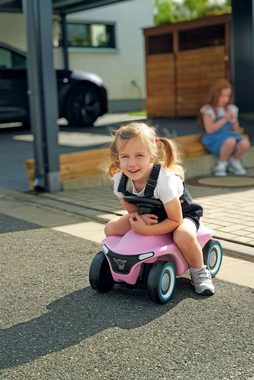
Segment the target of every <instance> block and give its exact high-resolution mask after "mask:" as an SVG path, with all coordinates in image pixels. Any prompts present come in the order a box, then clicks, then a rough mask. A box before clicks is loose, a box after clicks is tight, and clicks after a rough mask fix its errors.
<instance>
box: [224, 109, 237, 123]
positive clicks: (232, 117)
mask: <svg viewBox="0 0 254 380" xmlns="http://www.w3.org/2000/svg"><path fill="white" fill-rule="evenodd" d="M226 118H227V120H228V121H229V122H230V123H232V124H235V123H236V121H237V117H236V115H235V114H233V113H232V112H230V111H227V112H226Z"/></svg>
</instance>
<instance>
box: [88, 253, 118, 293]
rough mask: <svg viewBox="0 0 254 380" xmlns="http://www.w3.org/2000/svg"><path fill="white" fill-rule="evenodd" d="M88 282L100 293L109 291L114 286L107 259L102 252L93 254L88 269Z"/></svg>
mask: <svg viewBox="0 0 254 380" xmlns="http://www.w3.org/2000/svg"><path fill="white" fill-rule="evenodd" d="M89 282H90V285H91V287H92V288H93V289H94V290H97V291H98V292H100V293H106V292H109V291H110V290H111V289H112V288H113V287H114V284H115V282H114V280H113V277H112V275H111V272H110V267H109V264H108V260H107V259H106V257H105V255H104V253H103V252H99V253H97V255H96V256H94V258H93V261H92V263H91V266H90V270H89Z"/></svg>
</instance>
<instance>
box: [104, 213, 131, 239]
mask: <svg viewBox="0 0 254 380" xmlns="http://www.w3.org/2000/svg"><path fill="white" fill-rule="evenodd" d="M130 229H131V225H130V222H129V214H127V215H124V216H121V217H120V218H118V219H113V220H110V221H109V222H108V223H107V224H106V226H105V229H104V232H105V235H106V236H112V235H120V236H123V235H125V234H126V232H128V231H129V230H130Z"/></svg>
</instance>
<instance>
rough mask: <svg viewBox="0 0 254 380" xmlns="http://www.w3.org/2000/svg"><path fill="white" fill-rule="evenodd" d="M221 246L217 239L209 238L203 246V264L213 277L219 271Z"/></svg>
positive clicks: (221, 253)
mask: <svg viewBox="0 0 254 380" xmlns="http://www.w3.org/2000/svg"><path fill="white" fill-rule="evenodd" d="M222 257H223V252H222V247H221V244H220V243H219V242H218V241H217V240H213V239H210V240H209V241H208V242H207V243H206V245H205V246H204V248H203V258H204V264H205V265H206V266H207V269H209V271H210V272H211V275H212V277H215V276H216V274H217V273H218V272H219V270H220V267H221V263H222Z"/></svg>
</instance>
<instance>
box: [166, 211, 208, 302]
mask: <svg viewBox="0 0 254 380" xmlns="http://www.w3.org/2000/svg"><path fill="white" fill-rule="evenodd" d="M173 239H174V242H175V243H176V245H177V246H178V248H179V249H180V250H181V252H182V253H183V255H184V257H185V259H186V261H187V262H188V263H189V271H190V277H191V284H192V285H193V286H194V288H195V292H196V293H198V294H202V295H212V294H213V293H214V285H213V283H212V278H211V273H210V272H209V271H208V270H207V268H206V266H205V265H204V261H203V253H202V249H201V247H200V245H199V242H198V239H197V232H196V226H195V224H194V223H193V222H192V221H191V220H190V219H187V218H185V219H184V220H183V223H182V224H181V225H180V226H179V227H178V228H177V229H176V230H175V231H174V233H173Z"/></svg>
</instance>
